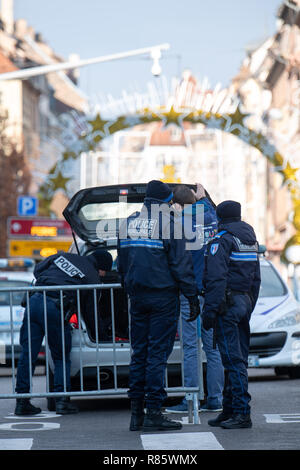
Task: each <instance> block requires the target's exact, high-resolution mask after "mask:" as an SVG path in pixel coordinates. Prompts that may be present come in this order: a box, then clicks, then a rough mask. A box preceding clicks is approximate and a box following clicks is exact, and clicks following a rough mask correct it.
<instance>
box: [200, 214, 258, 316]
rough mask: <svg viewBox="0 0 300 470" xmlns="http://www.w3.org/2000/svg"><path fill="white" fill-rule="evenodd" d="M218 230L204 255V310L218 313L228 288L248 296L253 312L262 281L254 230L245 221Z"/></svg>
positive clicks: (220, 227) (220, 226)
mask: <svg viewBox="0 0 300 470" xmlns="http://www.w3.org/2000/svg"><path fill="white" fill-rule="evenodd" d="M218 228H219V231H218V233H217V235H216V236H215V238H214V239H213V240H212V241H211V242H210V243H209V244H208V245H207V250H206V256H205V272H204V287H205V311H206V312H218V311H219V308H220V306H221V304H222V301H224V299H225V292H226V289H230V290H232V291H238V292H246V293H248V295H249V296H250V298H251V301H252V308H253V309H254V307H255V304H256V301H257V298H258V294H259V288H260V282H261V280H260V265H259V258H258V242H257V240H256V236H255V233H254V230H253V228H252V227H251V226H250V225H249V224H247V223H246V222H243V221H233V222H228V223H226V224H222V225H219V227H218Z"/></svg>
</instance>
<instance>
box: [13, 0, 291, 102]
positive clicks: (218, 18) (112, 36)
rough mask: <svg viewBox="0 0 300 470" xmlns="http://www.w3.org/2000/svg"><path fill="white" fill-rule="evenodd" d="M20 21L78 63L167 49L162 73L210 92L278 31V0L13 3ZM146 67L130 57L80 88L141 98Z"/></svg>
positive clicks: (102, 68)
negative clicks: (185, 76) (204, 85)
mask: <svg viewBox="0 0 300 470" xmlns="http://www.w3.org/2000/svg"><path fill="white" fill-rule="evenodd" d="M14 3H15V19H18V18H25V19H26V20H27V22H28V24H30V25H31V26H33V27H34V29H35V30H36V31H37V32H40V33H41V34H42V36H43V38H44V40H46V42H48V43H49V44H50V45H51V47H53V49H54V50H55V52H56V53H57V54H58V55H61V56H63V57H65V58H66V59H67V58H68V56H69V54H71V53H77V54H79V55H80V57H81V58H82V59H88V58H92V57H98V56H102V55H106V54H113V53H117V52H125V51H129V50H132V49H138V48H142V47H148V46H153V45H156V44H161V43H169V44H170V46H171V47H170V49H169V51H166V52H165V53H164V54H163V58H162V59H161V62H160V65H161V67H162V74H163V75H165V76H166V77H167V79H168V80H171V78H172V77H174V76H178V75H180V74H181V73H182V71H183V70H185V69H189V70H191V72H192V73H193V75H194V76H195V77H197V78H198V79H200V80H202V79H203V78H204V77H208V79H209V82H210V83H211V85H212V86H214V85H216V83H218V82H221V84H222V85H223V86H226V85H227V84H228V83H229V82H230V80H231V79H232V78H233V77H234V76H235V75H236V74H237V72H238V70H239V67H240V65H241V63H242V61H243V59H244V58H245V56H246V47H248V46H249V45H253V44H258V43H260V42H261V41H262V40H263V39H265V38H266V37H267V36H268V35H271V34H273V33H274V32H275V30H276V16H275V15H276V11H277V9H278V7H279V5H280V4H281V3H282V2H281V1H280V0H214V1H213V0H211V1H209V0H150V1H149V0H146V1H145V0H109V1H108V0H106V1H104V0H50V1H49V0H48V1H46V0H15V2H14ZM151 66H152V61H150V60H149V58H142V57H136V58H131V59H125V60H122V61H120V60H119V61H116V62H110V63H109V62H107V63H102V64H97V65H90V66H88V67H84V68H81V69H80V87H81V88H82V90H83V91H84V92H85V93H86V94H87V95H88V96H89V97H90V98H91V99H97V97H98V96H99V95H102V96H103V95H104V96H107V95H108V94H111V95H112V96H113V97H114V98H118V97H120V96H121V94H122V90H126V91H127V92H128V93H131V92H133V91H140V92H143V91H145V90H146V86H147V82H149V81H153V80H159V78H158V79H157V78H154V77H153V76H152V74H151Z"/></svg>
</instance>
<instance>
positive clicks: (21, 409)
mask: <svg viewBox="0 0 300 470" xmlns="http://www.w3.org/2000/svg"><path fill="white" fill-rule="evenodd" d="M41 411H42V410H41V408H38V407H36V406H33V405H32V404H31V403H30V400H29V398H17V404H16V408H15V415H17V416H32V415H37V414H39V413H41Z"/></svg>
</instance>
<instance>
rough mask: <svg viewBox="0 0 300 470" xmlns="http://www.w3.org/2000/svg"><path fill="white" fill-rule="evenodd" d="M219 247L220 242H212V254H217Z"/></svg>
mask: <svg viewBox="0 0 300 470" xmlns="http://www.w3.org/2000/svg"><path fill="white" fill-rule="evenodd" d="M218 248H219V243H212V245H211V246H210V253H211V254H212V255H215V254H216V253H217V251H218Z"/></svg>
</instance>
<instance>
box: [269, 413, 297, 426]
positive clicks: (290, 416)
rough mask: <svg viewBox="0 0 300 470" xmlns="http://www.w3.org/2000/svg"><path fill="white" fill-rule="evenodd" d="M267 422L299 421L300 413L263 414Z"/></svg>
mask: <svg viewBox="0 0 300 470" xmlns="http://www.w3.org/2000/svg"><path fill="white" fill-rule="evenodd" d="M264 416H265V418H266V422H267V423H271V424H274V423H275V424H276V423H277V424H278V423H300V413H285V414H282V413H281V414H265V415H264Z"/></svg>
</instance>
